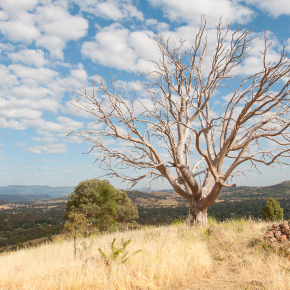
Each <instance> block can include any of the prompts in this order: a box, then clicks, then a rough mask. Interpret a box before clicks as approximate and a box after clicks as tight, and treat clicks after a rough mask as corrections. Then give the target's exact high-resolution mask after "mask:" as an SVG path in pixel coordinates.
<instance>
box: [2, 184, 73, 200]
mask: <svg viewBox="0 0 290 290" xmlns="http://www.w3.org/2000/svg"><path fill="white" fill-rule="evenodd" d="M73 190H74V187H73V186H63V187H51V186H39V185H9V186H0V195H7V194H9V195H24V196H27V197H30V195H33V196H31V197H30V198H31V199H39V198H42V197H41V196H50V197H49V198H53V197H60V196H64V195H69V194H70V193H71V192H72V191H73ZM36 197H38V198H36ZM45 198H48V197H45ZM0 199H1V198H0Z"/></svg>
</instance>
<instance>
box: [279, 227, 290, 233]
mask: <svg viewBox="0 0 290 290" xmlns="http://www.w3.org/2000/svg"><path fill="white" fill-rule="evenodd" d="M287 230H289V228H286V227H283V228H282V229H281V232H282V233H286V231H287Z"/></svg>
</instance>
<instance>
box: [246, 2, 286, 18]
mask: <svg viewBox="0 0 290 290" xmlns="http://www.w3.org/2000/svg"><path fill="white" fill-rule="evenodd" d="M245 1H246V3H247V4H251V5H254V6H256V7H257V8H259V9H261V10H262V11H265V12H268V14H269V15H271V16H273V17H275V18H276V17H279V16H281V15H283V14H284V15H285V14H286V15H290V2H289V1H288V0H275V1H272V0H263V1H260V0H245Z"/></svg>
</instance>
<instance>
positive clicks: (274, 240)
mask: <svg viewBox="0 0 290 290" xmlns="http://www.w3.org/2000/svg"><path fill="white" fill-rule="evenodd" d="M269 241H270V242H276V241H277V239H276V238H274V237H273V238H270V239H269Z"/></svg>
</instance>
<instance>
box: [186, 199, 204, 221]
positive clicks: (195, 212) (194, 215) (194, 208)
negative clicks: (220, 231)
mask: <svg viewBox="0 0 290 290" xmlns="http://www.w3.org/2000/svg"><path fill="white" fill-rule="evenodd" d="M199 204H200V201H199V202H197V201H195V200H194V199H192V200H190V201H189V215H188V220H187V225H188V226H192V225H198V226H202V227H203V226H206V225H207V208H205V209H204V210H200V209H199V206H198V205H199Z"/></svg>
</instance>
